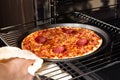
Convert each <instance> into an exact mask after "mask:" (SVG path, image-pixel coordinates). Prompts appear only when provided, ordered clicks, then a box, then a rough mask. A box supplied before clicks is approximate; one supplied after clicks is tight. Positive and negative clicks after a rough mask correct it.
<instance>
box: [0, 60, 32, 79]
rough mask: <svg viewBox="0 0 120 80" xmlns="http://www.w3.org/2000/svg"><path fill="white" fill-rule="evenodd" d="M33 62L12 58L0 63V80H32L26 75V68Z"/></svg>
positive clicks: (30, 76)
mask: <svg viewBox="0 0 120 80" xmlns="http://www.w3.org/2000/svg"><path fill="white" fill-rule="evenodd" d="M33 62H34V60H27V59H23V58H14V59H11V60H9V61H7V62H5V63H0V80H33V76H32V75H30V74H29V73H28V67H29V66H30V65H31V64H33Z"/></svg>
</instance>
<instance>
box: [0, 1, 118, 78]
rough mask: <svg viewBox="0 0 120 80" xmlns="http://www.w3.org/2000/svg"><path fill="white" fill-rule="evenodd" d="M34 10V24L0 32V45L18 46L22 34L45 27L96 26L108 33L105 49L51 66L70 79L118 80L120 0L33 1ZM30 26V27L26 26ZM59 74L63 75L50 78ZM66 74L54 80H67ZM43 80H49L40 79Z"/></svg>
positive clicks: (25, 24)
mask: <svg viewBox="0 0 120 80" xmlns="http://www.w3.org/2000/svg"><path fill="white" fill-rule="evenodd" d="M34 9H35V10H34V11H35V12H34V13H35V20H34V21H30V22H27V23H24V24H17V25H13V26H6V27H4V28H1V29H0V43H1V44H0V45H1V46H6V45H7V46H16V47H18V45H19V44H20V41H19V40H20V37H21V36H22V35H23V34H24V33H26V32H27V31H28V30H31V29H34V28H37V27H40V26H41V25H44V24H54V23H81V24H88V25H92V26H97V27H99V28H101V29H103V30H105V31H106V32H107V33H109V35H110V38H111V42H110V43H109V44H110V46H109V47H108V48H106V49H105V50H103V51H102V52H101V53H99V54H96V55H92V56H90V57H87V58H84V59H77V60H73V61H68V62H64V61H63V62H53V63H55V64H57V65H58V66H59V67H60V68H59V69H62V70H64V71H65V72H67V73H69V75H71V76H72V78H70V80H120V76H119V74H120V67H119V66H120V61H119V59H120V48H119V47H120V14H119V12H120V0H34ZM30 24H31V25H33V26H32V27H31V26H28V25H30ZM51 68H56V66H53V67H51ZM59 69H56V70H52V71H50V72H48V73H46V74H49V73H52V72H56V71H58V70H59ZM61 74H64V72H60V73H58V74H55V75H52V76H51V77H55V76H59V75H61ZM69 75H62V76H60V77H59V78H56V80H66V79H64V77H68V76H69ZM40 77H41V75H40ZM43 80H51V79H50V78H48V77H43Z"/></svg>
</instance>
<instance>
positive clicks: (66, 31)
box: [62, 28, 74, 34]
mask: <svg viewBox="0 0 120 80" xmlns="http://www.w3.org/2000/svg"><path fill="white" fill-rule="evenodd" d="M62 30H63V32H64V33H66V34H71V33H73V32H74V30H73V29H64V28H62Z"/></svg>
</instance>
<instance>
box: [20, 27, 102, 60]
mask: <svg viewBox="0 0 120 80" xmlns="http://www.w3.org/2000/svg"><path fill="white" fill-rule="evenodd" d="M101 45H102V38H101V37H100V36H99V35H98V34H97V33H96V32H95V31H93V30H90V29H87V28H80V27H71V26H66V27H65V26H58V27H54V28H48V29H43V30H38V31H35V32H33V33H31V34H29V35H28V36H26V37H25V38H24V39H23V41H22V45H21V46H22V49H25V50H29V51H31V52H33V53H34V54H36V55H37V56H38V57H40V58H46V59H68V58H75V57H81V56H84V55H88V54H90V53H92V52H94V51H96V50H97V49H98V48H99V47H100V46H101Z"/></svg>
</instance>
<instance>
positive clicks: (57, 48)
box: [53, 46, 65, 53]
mask: <svg viewBox="0 0 120 80" xmlns="http://www.w3.org/2000/svg"><path fill="white" fill-rule="evenodd" d="M64 51H65V47H64V46H57V47H55V48H54V49H53V52H54V53H62V52H64Z"/></svg>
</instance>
